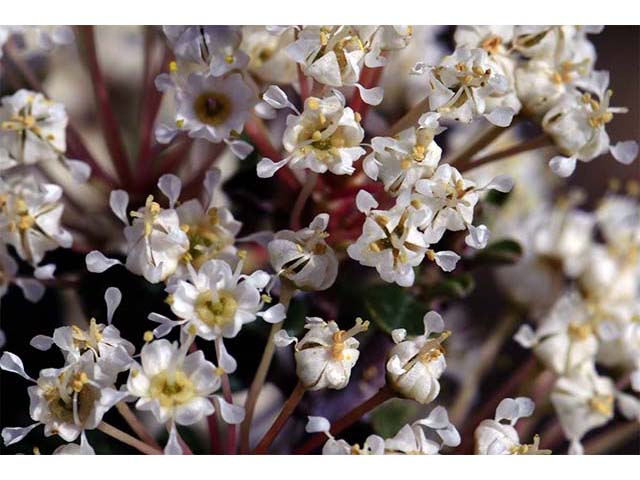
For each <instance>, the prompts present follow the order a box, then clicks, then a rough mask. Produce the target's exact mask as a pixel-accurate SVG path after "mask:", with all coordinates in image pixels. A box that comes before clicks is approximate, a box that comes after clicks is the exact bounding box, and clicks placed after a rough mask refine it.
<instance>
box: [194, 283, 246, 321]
mask: <svg viewBox="0 0 640 480" xmlns="http://www.w3.org/2000/svg"><path fill="white" fill-rule="evenodd" d="M237 309H238V302H236V299H235V298H234V297H233V295H231V294H230V293H229V292H225V291H220V292H218V298H217V300H214V299H213V295H212V293H211V292H210V291H208V292H203V293H201V294H200V295H198V298H197V300H196V314H197V315H198V318H200V320H202V321H203V322H204V323H206V324H207V325H209V326H210V327H214V326H217V327H222V326H224V325H227V324H228V323H229V322H231V321H232V320H233V317H234V316H235V314H236V310H237Z"/></svg>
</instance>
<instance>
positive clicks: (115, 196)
mask: <svg viewBox="0 0 640 480" xmlns="http://www.w3.org/2000/svg"><path fill="white" fill-rule="evenodd" d="M109 206H110V207H111V211H112V212H113V213H114V214H115V216H116V217H118V218H119V219H120V220H122V223H124V224H125V225H129V218H128V217H127V208H128V207H129V194H128V193H127V192H125V191H124V190H113V191H112V192H111V195H109Z"/></svg>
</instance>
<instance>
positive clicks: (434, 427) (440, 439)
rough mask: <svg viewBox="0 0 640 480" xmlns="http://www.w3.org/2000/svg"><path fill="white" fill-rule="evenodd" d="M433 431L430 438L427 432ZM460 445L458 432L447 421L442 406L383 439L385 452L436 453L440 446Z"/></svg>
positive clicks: (405, 453) (445, 412)
mask: <svg viewBox="0 0 640 480" xmlns="http://www.w3.org/2000/svg"><path fill="white" fill-rule="evenodd" d="M432 432H433V433H435V434H436V435H437V439H436V438H430V437H428V436H427V433H429V434H431V433H432ZM458 445H460V434H459V433H458V430H456V427H455V426H453V424H451V422H450V421H449V416H448V415H447V411H446V409H445V408H444V407H436V408H434V409H433V410H432V411H431V413H429V416H428V417H427V418H424V419H421V420H417V421H415V422H413V423H412V424H411V425H405V426H403V427H402V428H401V429H400V431H398V433H397V434H396V435H395V436H394V437H393V438H389V439H387V440H385V442H384V448H385V453H386V454H403V455H437V454H438V453H439V452H440V450H441V449H442V447H444V446H449V447H457V446H458Z"/></svg>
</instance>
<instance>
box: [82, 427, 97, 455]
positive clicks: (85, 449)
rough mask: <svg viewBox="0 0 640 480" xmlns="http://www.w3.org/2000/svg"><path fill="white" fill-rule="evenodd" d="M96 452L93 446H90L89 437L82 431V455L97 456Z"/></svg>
mask: <svg viewBox="0 0 640 480" xmlns="http://www.w3.org/2000/svg"><path fill="white" fill-rule="evenodd" d="M95 454H96V452H95V450H94V449H93V447H92V446H91V445H89V440H87V436H86V435H85V433H84V430H83V431H82V435H80V455H95Z"/></svg>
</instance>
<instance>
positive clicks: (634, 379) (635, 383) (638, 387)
mask: <svg viewBox="0 0 640 480" xmlns="http://www.w3.org/2000/svg"><path fill="white" fill-rule="evenodd" d="M631 388H632V389H633V390H634V391H636V392H640V369H638V370H635V371H634V372H632V373H631Z"/></svg>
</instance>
